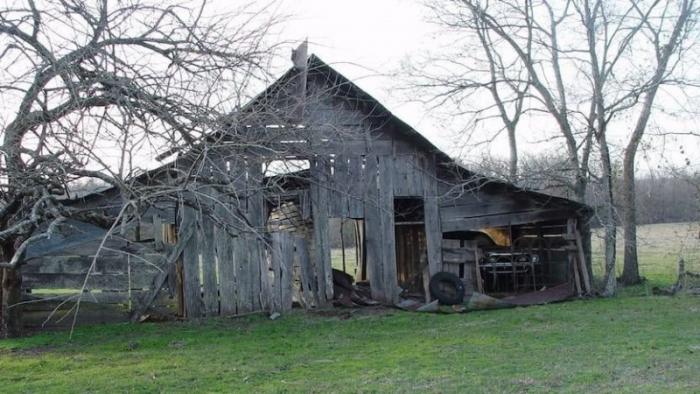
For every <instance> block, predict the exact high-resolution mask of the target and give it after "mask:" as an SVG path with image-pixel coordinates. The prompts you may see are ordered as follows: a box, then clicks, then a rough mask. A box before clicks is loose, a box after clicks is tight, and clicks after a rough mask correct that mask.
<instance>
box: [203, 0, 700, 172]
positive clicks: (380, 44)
mask: <svg viewBox="0 0 700 394" xmlns="http://www.w3.org/2000/svg"><path fill="white" fill-rule="evenodd" d="M227 4H229V3H228V2H227V1H226V0H217V1H216V2H215V4H214V6H215V7H224V8H227ZM279 12H280V13H282V14H287V15H291V17H290V18H289V20H287V21H286V22H285V23H284V24H283V31H282V35H281V37H280V38H281V39H283V40H286V41H290V44H289V45H288V46H289V50H290V51H291V48H292V47H293V46H294V44H293V43H298V42H301V41H302V40H303V39H304V38H307V37H308V39H309V52H310V53H315V54H316V55H318V56H319V57H321V59H323V60H324V61H325V62H327V63H329V64H331V65H332V66H333V67H334V68H336V69H337V70H338V71H340V72H341V73H342V74H344V75H345V76H346V77H348V78H350V79H351V80H352V81H353V82H355V83H356V84H357V85H359V86H360V87H361V88H363V89H364V90H366V91H367V92H368V93H370V94H371V95H373V96H374V97H375V98H377V99H378V100H379V101H381V102H382V104H384V105H385V106H386V107H387V108H389V110H391V111H392V112H393V113H394V114H395V115H397V116H398V117H399V118H401V119H402V120H404V121H406V122H407V123H409V124H410V125H412V126H413V127H414V128H415V129H416V130H418V131H419V132H421V134H423V135H424V136H425V137H427V138H428V139H429V140H431V141H432V142H433V143H434V144H435V145H437V146H438V147H439V148H440V149H442V150H444V151H446V152H447V153H449V154H451V155H452V156H454V157H460V158H462V159H465V160H466V161H467V162H469V161H470V160H475V159H476V158H477V157H479V156H480V155H481V152H483V150H484V149H486V148H485V147H480V148H466V149H465V148H464V147H463V146H460V144H457V143H456V137H455V134H456V133H457V132H458V130H454V127H453V128H452V130H450V128H449V127H445V126H441V125H442V124H444V118H440V117H439V116H434V115H435V114H434V113H433V112H431V111H430V109H428V108H426V107H424V106H423V105H421V104H418V103H415V102H409V101H408V100H407V97H406V94H405V93H404V92H400V91H398V90H400V88H401V87H402V83H403V81H401V80H400V79H398V78H395V77H392V76H391V74H392V73H395V72H397V71H399V69H400V65H401V62H402V61H405V60H407V59H410V58H411V57H416V56H421V55H423V54H425V53H426V51H436V50H438V51H439V49H440V48H439V44H438V42H439V41H440V33H439V32H440V27H439V26H436V25H434V24H431V23H430V22H429V21H428V17H429V13H428V11H427V10H426V9H425V7H424V6H423V5H422V3H421V1H419V0H381V1H378V0H374V1H372V0H354V1H340V0H296V1H295V0H282V1H281V3H280V5H279ZM289 53H290V52H287V53H282V56H281V59H280V60H279V61H280V62H281V63H279V65H278V67H279V68H280V69H279V71H277V74H281V73H282V72H283V71H284V70H286V69H287V68H288V67H290V66H291V62H290V61H289V57H288V54H289ZM441 120H442V122H441ZM631 120H633V119H626V120H623V121H622V122H627V123H629V122H630V121H631ZM698 123H699V122H698V121H697V119H694V118H690V119H683V120H671V121H665V122H664V123H663V125H661V126H659V125H653V124H650V127H649V129H648V132H647V134H648V137H647V138H646V140H645V144H643V145H642V147H641V149H640V152H639V155H638V158H639V159H638V163H639V164H638V168H639V170H640V172H646V171H647V170H649V169H653V168H654V167H656V166H657V165H663V164H662V162H663V163H664V164H668V163H666V161H670V164H673V165H679V164H681V163H683V162H684V161H685V158H686V157H687V158H689V159H690V160H691V162H692V164H693V166H694V167H695V168H700V160H697V159H698V158H700V138H684V137H673V138H672V137H665V138H663V139H662V138H652V137H650V136H651V135H652V134H653V133H654V129H657V130H658V128H659V127H668V128H671V129H673V130H686V131H687V130H694V131H697V130H698V129H700V127H698V126H699V124H698ZM625 126H627V127H629V126H630V125H629V124H627V125H625ZM627 127H625V128H627ZM537 130H542V119H541V118H539V119H538V118H533V117H525V118H524V119H523V121H521V124H520V129H519V135H520V139H519V142H518V143H519V145H520V150H521V153H528V152H530V153H539V152H543V151H547V150H551V149H552V146H553V145H552V144H549V143H542V141H541V140H542V139H545V138H546V137H545V136H544V135H543V134H542V133H538V132H537ZM622 141H623V140H621V139H618V140H617V141H616V140H614V139H611V141H610V143H611V144H612V145H613V149H614V150H615V151H616V152H617V154H616V158H618V159H619V157H620V156H619V155H620V152H621V149H620V148H621V147H622ZM556 146H557V147H558V146H560V145H556ZM681 146H682V147H683V149H682V150H683V153H681ZM616 148H617V149H616ZM661 149H663V150H665V152H660V150H661ZM488 150H489V151H490V152H491V153H492V154H494V155H497V156H498V155H500V156H502V157H506V156H507V154H508V147H507V143H506V141H505V138H501V139H497V140H495V141H494V143H493V144H491V146H490V147H489V148H488Z"/></svg>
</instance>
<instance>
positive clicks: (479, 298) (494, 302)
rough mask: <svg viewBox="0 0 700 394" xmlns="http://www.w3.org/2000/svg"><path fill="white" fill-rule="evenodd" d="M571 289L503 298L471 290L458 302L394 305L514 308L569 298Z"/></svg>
mask: <svg viewBox="0 0 700 394" xmlns="http://www.w3.org/2000/svg"><path fill="white" fill-rule="evenodd" d="M572 295H573V289H572V288H571V285H570V284H568V283H564V284H561V285H558V286H554V287H551V288H546V289H542V290H539V291H533V292H529V293H523V294H517V295H512V296H509V297H504V298H495V297H491V296H489V295H486V294H483V293H479V292H472V293H470V294H465V295H464V297H463V298H462V300H461V301H460V302H459V303H452V302H447V303H444V302H441V300H440V299H435V300H433V301H431V302H429V303H423V302H420V301H418V300H415V299H404V300H401V302H399V303H398V304H396V307H397V308H399V309H403V310H408V311H416V312H433V313H465V312H470V311H480V310H488V309H502V308H515V307H518V306H526V305H543V304H549V303H552V302H559V301H563V300H566V299H568V298H570V297H571V296H572Z"/></svg>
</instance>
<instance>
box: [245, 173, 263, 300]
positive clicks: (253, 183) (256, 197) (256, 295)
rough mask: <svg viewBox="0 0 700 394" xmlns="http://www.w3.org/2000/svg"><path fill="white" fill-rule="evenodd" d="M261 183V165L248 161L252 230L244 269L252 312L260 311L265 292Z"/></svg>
mask: <svg viewBox="0 0 700 394" xmlns="http://www.w3.org/2000/svg"><path fill="white" fill-rule="evenodd" d="M262 182H263V174H262V164H261V163H260V162H258V161H255V160H252V161H250V162H249V163H248V180H247V184H246V185H247V186H246V187H247V190H248V193H247V203H248V209H247V212H246V215H247V218H248V222H249V223H250V225H251V226H252V227H253V228H252V230H251V231H252V233H251V235H250V236H247V237H246V243H247V245H246V246H247V249H248V253H247V255H248V258H247V262H248V263H247V265H248V266H247V267H246V268H247V270H248V275H249V276H248V277H249V279H248V280H249V284H250V289H249V290H250V295H249V297H250V298H249V299H250V301H251V308H252V310H253V311H259V310H262V303H261V301H262V299H263V294H262V293H261V291H262V290H267V289H264V288H262V287H261V285H262V283H263V282H262V279H263V277H262V274H263V264H265V261H263V252H264V249H262V248H261V245H260V241H261V239H260V238H261V237H262V234H263V232H264V224H265V204H264V200H263V193H262ZM265 273H266V272H265ZM265 279H267V278H265Z"/></svg>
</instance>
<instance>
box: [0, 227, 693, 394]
mask: <svg viewBox="0 0 700 394" xmlns="http://www.w3.org/2000/svg"><path fill="white" fill-rule="evenodd" d="M661 230H664V229H658V231H659V232H661ZM650 231H653V229H652V230H650ZM679 231H680V230H679ZM672 233H673V232H671V234H672ZM680 238H681V237H676V238H673V237H672V236H669V239H668V241H664V242H668V244H666V245H665V246H662V247H659V248H658V251H657V252H656V253H655V254H653V255H649V253H650V252H653V250H647V249H645V250H644V256H645V257H644V260H643V261H644V262H643V270H642V271H643V274H644V275H646V276H647V277H648V278H649V279H650V281H652V282H654V283H658V284H661V285H667V284H669V283H670V282H671V281H672V280H673V273H674V271H675V257H674V256H673V255H672V254H673V253H676V252H677V251H675V252H674V251H673V250H672V249H674V248H676V247H678V246H679V245H678V241H677V240H679V239H680ZM674 239H675V241H674ZM684 239H685V238H684ZM674 242H675V244H674ZM695 242H698V241H697V240H696V241H695ZM690 249H692V245H690ZM690 249H689V250H690ZM695 251H696V253H697V245H696V246H695ZM667 254H670V255H671V256H670V257H669V258H670V259H671V261H670V262H667V261H666V259H665V256H666V255H667ZM676 257H677V255H676ZM696 257H697V255H696ZM645 262H647V263H645ZM654 262H656V263H654ZM692 264H698V263H697V259H696V260H694V261H693V262H692ZM657 265H658V266H657ZM691 267H692V269H693V270H696V271H700V270H698V269H697V268H696V267H697V265H695V266H691ZM645 286H646V285H642V286H640V287H639V288H637V289H636V290H635V291H626V292H624V293H623V295H622V296H620V297H617V298H614V299H594V300H587V301H573V302H567V303H561V304H554V305H548V306H536V307H529V308H518V309H510V310H497V311H488V312H472V313H467V314H458V315H432V314H431V315H428V314H418V313H409V312H400V311H396V310H388V309H362V310H352V311H351V310H335V311H332V312H331V311H328V312H325V313H323V312H316V313H305V312H303V311H296V312H294V313H292V314H289V315H285V316H283V317H281V318H280V319H278V320H275V321H271V320H269V319H267V318H265V317H264V316H249V317H244V318H221V319H215V320H210V321H207V322H203V323H196V322H193V323H163V324H141V325H128V324H122V325H106V326H93V327H82V328H79V329H78V330H77V331H76V333H75V336H74V338H73V340H72V341H69V340H68V336H67V333H65V332H53V333H42V334H39V335H35V336H32V337H28V338H24V339H19V340H5V341H0V391H2V392H44V391H51V392H75V391H78V392H85V391H90V392H94V391H98V392H104V391H109V392H113V391H139V392H146V391H147V392H153V391H166V392H171V391H295V392H298V391H301V392H309V391H311V392H327V391H331V392H356V391H373V392H386V391H390V392H396V391H437V392H457V391H458V392H465V391H466V392H493V391H496V392H502V391H506V392H522V391H552V390H556V391H569V392H574V391H582V390H585V391H586V392H590V391H602V392H612V391H615V392H618V391H626V392H640V391H641V392H679V391H685V392H692V391H698V390H700V298H698V297H694V298H693V297H687V296H679V297H673V298H671V297H655V296H640V295H644V294H646V290H645Z"/></svg>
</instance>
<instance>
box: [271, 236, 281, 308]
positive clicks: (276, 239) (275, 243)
mask: <svg viewBox="0 0 700 394" xmlns="http://www.w3.org/2000/svg"><path fill="white" fill-rule="evenodd" d="M281 244H282V234H281V233H280V232H275V233H272V235H271V245H270V247H271V248H270V249H271V250H270V255H271V256H270V265H271V267H272V272H273V274H274V281H273V283H272V292H271V293H272V297H271V298H272V310H273V311H278V312H279V311H281V309H282V294H281V293H282V285H281V277H282V269H281V264H282V245H281Z"/></svg>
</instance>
